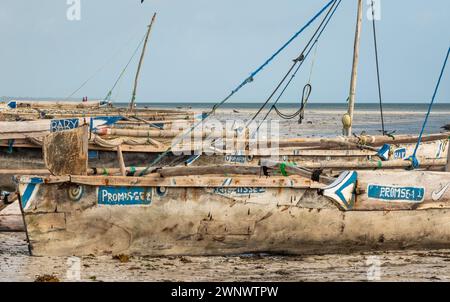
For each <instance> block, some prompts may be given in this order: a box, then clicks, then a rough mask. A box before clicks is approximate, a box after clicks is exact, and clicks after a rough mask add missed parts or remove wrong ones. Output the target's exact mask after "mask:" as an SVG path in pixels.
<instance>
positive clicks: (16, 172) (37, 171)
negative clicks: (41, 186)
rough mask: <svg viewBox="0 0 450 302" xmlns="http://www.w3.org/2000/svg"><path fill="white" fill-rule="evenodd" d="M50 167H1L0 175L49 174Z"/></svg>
mask: <svg viewBox="0 0 450 302" xmlns="http://www.w3.org/2000/svg"><path fill="white" fill-rule="evenodd" d="M48 174H50V171H49V170H48V169H0V175H48Z"/></svg>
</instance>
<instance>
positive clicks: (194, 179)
mask: <svg viewBox="0 0 450 302" xmlns="http://www.w3.org/2000/svg"><path fill="white" fill-rule="evenodd" d="M69 179H70V181H71V182H72V183H74V184H84V185H93V186H104V185H108V186H129V187H139V186H151V187H153V186H155V187H171V188H174V187H196V188H222V187H224V184H226V186H227V187H230V188H237V187H267V188H284V187H286V188H298V189H300V188H304V189H305V188H316V189H317V188H323V187H324V185H323V184H321V183H318V182H314V181H312V180H310V179H307V178H305V177H301V176H297V175H293V176H289V177H284V176H270V177H266V176H254V175H242V176H240V175H235V176H216V175H206V176H204V175H190V176H174V177H167V178H165V177H160V175H159V173H154V174H149V175H147V176H145V177H132V176H126V177H124V176H83V175H71V176H69ZM22 181H23V178H22ZM44 181H45V182H46V183H63V182H67V180H66V178H64V177H63V178H60V179H58V178H55V177H53V176H49V177H47V178H45V179H44Z"/></svg>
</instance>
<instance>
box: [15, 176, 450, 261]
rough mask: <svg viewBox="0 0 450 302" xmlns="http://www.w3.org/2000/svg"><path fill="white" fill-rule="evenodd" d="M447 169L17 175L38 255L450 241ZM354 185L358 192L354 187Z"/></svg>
mask: <svg viewBox="0 0 450 302" xmlns="http://www.w3.org/2000/svg"><path fill="white" fill-rule="evenodd" d="M449 184H450V173H448V172H429V171H427V172H424V171H413V172H411V171H404V172H398V171H394V172H387V171H383V172H377V171H364V172H361V171H358V172H356V171H347V172H343V173H342V174H341V175H340V177H339V178H337V179H336V181H335V182H333V183H332V184H330V185H326V184H323V183H319V182H314V181H312V180H311V179H308V178H305V177H303V176H298V175H291V176H288V177H284V176H264V175H263V174H261V175H226V176H224V175H223V174H222V175H212V174H209V175H190V176H178V177H177V176H172V177H161V176H159V175H149V176H146V177H104V176H103V177H102V176H76V175H70V176H60V177H56V176H51V177H45V178H43V177H20V179H19V193H20V203H21V206H22V209H23V215H24V221H25V226H26V230H27V234H28V240H29V244H30V251H31V253H32V254H33V255H66V256H67V255H88V254H109V253H127V254H140V255H219V254H220V255H224V254H236V253H247V252H273V253H294V254H296V253H305V252H314V253H317V252H330V251H343V250H347V251H348V249H351V250H358V249H368V248H377V249H388V248H404V247H406V246H407V247H414V248H420V247H446V248H448V247H449V246H450V229H449V228H448V227H447V225H448V216H449V214H450V210H449V204H450V203H449V201H450V193H449V192H448V188H449V186H450V185H449ZM354 192H356V193H354Z"/></svg>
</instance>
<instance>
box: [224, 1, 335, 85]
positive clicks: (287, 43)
mask: <svg viewBox="0 0 450 302" xmlns="http://www.w3.org/2000/svg"><path fill="white" fill-rule="evenodd" d="M335 1H336V0H331V1H330V2H328V3H327V4H326V5H325V6H324V7H323V8H322V9H321V10H320V11H319V12H318V13H317V14H316V15H315V16H314V17H312V19H311V20H309V21H308V23H306V24H305V25H304V26H303V27H302V28H301V29H300V30H299V31H298V32H296V33H295V34H294V35H293V36H292V37H291V38H290V39H289V40H288V41H287V42H286V43H284V45H283V46H281V48H280V49H278V50H277V51H276V52H275V53H274V54H273V55H272V56H271V57H270V58H269V59H267V61H265V62H264V63H263V64H262V65H261V66H259V67H258V68H257V69H256V70H255V71H253V72H252V73H251V74H250V76H249V77H248V78H246V79H245V80H244V81H243V82H242V83H241V84H240V85H239V86H238V87H237V88H236V89H235V90H233V93H235V92H237V91H238V90H239V89H241V88H242V87H244V86H245V85H246V84H248V83H251V82H252V81H253V78H254V77H255V76H256V75H257V74H258V73H259V72H260V71H261V70H263V69H264V67H266V66H267V65H269V63H270V62H271V61H273V59H275V57H277V56H278V55H279V54H280V53H281V52H282V51H283V50H284V49H285V48H286V47H288V45H289V44H291V43H292V41H294V40H295V39H296V38H297V37H298V36H299V35H300V34H301V33H302V32H303V31H304V30H305V29H306V28H308V27H309V26H310V25H311V23H313V22H314V21H315V20H316V19H317V18H318V17H319V16H320V15H321V14H322V13H323V12H324V11H325V10H326V9H327V8H328V7H329V6H330V5H331V4H332V3H333V2H335Z"/></svg>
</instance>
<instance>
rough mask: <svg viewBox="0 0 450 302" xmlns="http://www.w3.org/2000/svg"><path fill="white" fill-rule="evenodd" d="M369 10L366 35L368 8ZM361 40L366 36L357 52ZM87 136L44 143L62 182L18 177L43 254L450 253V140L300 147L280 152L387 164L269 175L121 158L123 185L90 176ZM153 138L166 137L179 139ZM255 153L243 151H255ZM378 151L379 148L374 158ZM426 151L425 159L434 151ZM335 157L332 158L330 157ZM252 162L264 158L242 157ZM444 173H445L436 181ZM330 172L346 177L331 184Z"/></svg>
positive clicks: (32, 240) (275, 169)
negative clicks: (130, 162)
mask: <svg viewBox="0 0 450 302" xmlns="http://www.w3.org/2000/svg"><path fill="white" fill-rule="evenodd" d="M332 2H333V1H331V2H330V3H332ZM334 3H336V1H334ZM358 3H359V9H358V27H359V26H360V24H361V19H362V1H358ZM359 32H360V27H359V28H357V39H355V40H356V41H355V53H356V52H357V48H358V47H357V46H358V43H359V41H358V40H359V36H358V35H359ZM354 57H355V59H354V65H353V71H354V72H353V75H352V85H351V91H352V92H351V94H350V100H349V104H350V105H349V106H350V107H349V112H348V116H347V117H348V119H349V120H350V123H347V125H345V130H346V132H347V133H346V134H347V135H349V134H350V133H351V118H352V113H353V111H352V110H353V108H352V106H353V103H354V89H355V87H356V86H355V83H356V69H355V67H356V64H355V63H356V61H357V54H355V56H354ZM245 83H247V82H244V84H245ZM88 128H89V126H83V127H78V128H76V129H73V130H66V131H62V132H55V133H52V134H49V135H47V136H46V137H45V138H44V140H43V143H42V146H43V150H44V151H43V154H44V156H43V157H44V161H45V163H46V168H47V169H48V170H49V172H51V174H52V176H39V175H37V176H36V175H31V176H30V175H29V176H27V175H18V176H17V177H16V181H17V184H18V190H17V191H18V194H19V202H20V206H21V209H22V213H23V217H24V222H25V227H26V232H27V237H28V242H29V246H30V252H31V253H32V254H33V255H59V256H69V255H88V254H94V255H102V254H118V253H124V254H137V255H153V256H157V255H229V254H238V253H252V252H270V253H290V254H303V253H326V252H340V251H345V252H348V251H349V250H353V251H354V250H363V249H373V248H376V249H381V250H383V249H397V248H405V247H414V248H429V247H433V248H441V247H442V248H448V247H449V246H450V228H448V227H447V225H448V220H449V219H448V216H449V211H450V209H449V202H450V195H449V194H450V193H449V192H448V189H449V187H450V172H447V171H449V164H448V159H447V157H448V134H446V133H445V134H438V135H431V136H430V137H428V139H427V138H426V137H421V138H419V139H418V138H417V137H411V136H406V137H400V138H398V137H397V139H398V140H395V143H396V144H399V145H398V148H400V149H401V151H400V150H399V151H397V152H395V151H394V152H392V154H391V152H390V150H391V147H390V146H388V145H386V140H388V139H392V138H389V137H386V136H383V137H372V138H373V140H372V138H370V139H367V138H366V137H356V138H354V137H346V138H334V139H291V140H287V141H285V142H282V143H281V145H280V147H281V148H291V149H286V150H292V148H297V149H296V150H298V152H300V151H301V152H304V151H311V152H317V153H310V154H309V156H312V157H315V156H325V157H331V154H339V155H338V156H343V157H344V158H345V157H346V156H348V155H347V154H345V153H344V154H343V153H342V151H347V152H348V151H349V150H350V151H352V152H354V151H356V150H360V149H361V148H362V149H364V151H367V150H370V151H373V152H376V154H377V155H376V156H378V157H379V158H380V159H383V160H384V161H382V160H375V161H372V162H371V161H367V159H365V160H363V161H361V162H356V163H355V161H352V160H350V161H343V160H340V161H339V160H336V161H330V162H325V163H324V162H319V161H316V162H314V161H312V160H307V161H303V162H299V163H300V164H297V166H294V165H290V164H289V163H286V162H280V161H278V160H277V159H275V160H269V159H267V158H265V156H267V155H268V154H266V155H261V157H262V158H259V163H258V165H236V164H234V163H233V164H231V165H230V164H228V165H208V166H191V167H170V166H168V165H166V164H163V163H161V162H160V161H159V162H158V164H159V165H158V166H153V167H149V166H148V165H143V166H142V167H129V168H127V167H126V165H125V162H124V160H123V159H121V153H120V152H119V153H118V158H119V164H120V167H119V168H117V173H119V174H120V175H121V176H110V175H108V176H105V175H100V174H101V173H98V171H99V170H98V169H92V168H90V167H89V161H88V149H89V140H88V135H87V134H88ZM140 130H141V129H137V130H134V131H137V132H134V133H136V134H140V133H141V132H140ZM161 131H164V130H161ZM112 133H113V132H110V133H108V131H106V134H112ZM117 133H118V132H116V134H117ZM148 133H150V132H147V134H148ZM151 133H152V134H155V135H156V137H157V138H162V137H163V138H167V137H173V136H174V134H175V133H170V132H157V133H154V132H151ZM169 134H170V135H169ZM138 137H139V136H138ZM218 138H219V139H220V138H223V135H222V134H221V135H220V136H219V137H218ZM421 139H425V141H426V140H428V144H429V146H431V147H430V150H432V151H430V152H431V153H429V151H426V152H425V153H423V154H422V158H421V159H420V161H419V163H421V164H422V165H423V167H422V169H418V168H420V167H417V166H416V167H414V168H415V170H412V171H405V170H404V168H408V167H410V166H411V163H410V162H408V161H405V160H403V158H404V157H405V156H406V153H407V152H409V151H407V150H411V148H412V144H413V143H414V142H415V141H419V142H420V141H421ZM361 141H364V144H362V143H361ZM437 141H440V142H439V143H437V144H438V145H436V142H437ZM248 142H249V141H248V140H244V145H246V143H248ZM390 142H391V141H390ZM371 144H372V145H373V146H371ZM377 144H379V145H378V146H380V148H379V149H377V148H375V149H373V148H374V147H375V146H377ZM403 144H404V145H403ZM408 144H409V145H408ZM425 144H427V143H425ZM417 146H419V143H417ZM423 146H425V145H423V144H421V145H420V147H421V150H426V149H428V148H422V147H423ZM172 147H173V145H171V146H170V148H169V149H164V150H163V151H164V153H166V152H168V151H169V150H171V149H172ZM269 147H272V146H269ZM366 147H367V148H366ZM121 148H122V147H121ZM188 150H195V148H194V149H193V148H188ZM268 150H269V149H266V150H265V151H266V152H268V153H269V152H270V151H268ZM246 151H248V150H247V149H244V152H246ZM324 151H325V152H328V153H322V154H321V155H319V153H320V152H324ZM336 151H339V152H341V153H339V152H336ZM360 151H361V150H360ZM296 152H297V151H296ZM352 152H350V153H352ZM422 152H423V151H422ZM445 153H446V156H444V157H442V156H441V155H443V154H445ZM430 154H432V155H431V158H429V156H430ZM437 154H439V157H438V158H436V155H437ZM252 155H257V154H248V153H244V154H240V155H239V156H252ZM294 155H295V154H294ZM354 155H355V154H353V155H351V156H354ZM415 155H417V154H415ZM226 156H237V155H235V154H225V157H226ZM258 156H259V155H258ZM288 156H289V155H288ZM351 156H350V157H351ZM396 157H398V158H397V159H396ZM200 159H201V157H200ZM444 166H445V169H446V171H445V172H444V171H432V168H433V167H444ZM321 168H330V169H335V171H334V172H333V171H331V172H330V171H327V172H326V173H323V171H321ZM376 168H389V169H394V170H387V169H382V170H378V171H377V170H375V171H374V170H373V169H376ZM314 169H319V170H320V171H318V170H314ZM362 169H369V170H362ZM144 172H145V173H144ZM19 174H23V173H19ZM127 174H131V176H126V175H127ZM136 174H137V175H139V176H135V175H136ZM142 174H145V175H144V176H142ZM336 174H338V175H336Z"/></svg>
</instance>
